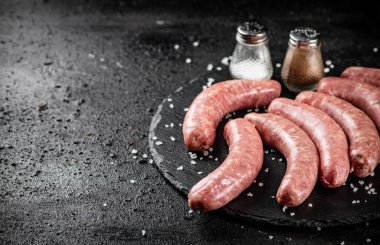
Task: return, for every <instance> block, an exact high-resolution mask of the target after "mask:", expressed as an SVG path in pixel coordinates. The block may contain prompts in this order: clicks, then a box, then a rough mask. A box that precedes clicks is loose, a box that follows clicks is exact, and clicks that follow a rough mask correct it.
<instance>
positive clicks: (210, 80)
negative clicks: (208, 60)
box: [207, 77, 215, 87]
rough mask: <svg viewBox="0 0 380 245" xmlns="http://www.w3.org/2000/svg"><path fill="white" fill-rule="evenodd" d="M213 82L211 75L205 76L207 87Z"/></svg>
mask: <svg viewBox="0 0 380 245" xmlns="http://www.w3.org/2000/svg"><path fill="white" fill-rule="evenodd" d="M213 82H215V79H214V78H212V77H209V78H207V86H208V87H210V86H211V85H212V84H213Z"/></svg>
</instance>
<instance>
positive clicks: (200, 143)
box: [182, 80, 281, 151]
mask: <svg viewBox="0 0 380 245" xmlns="http://www.w3.org/2000/svg"><path fill="white" fill-rule="evenodd" d="M280 93H281V85H280V83H279V82H277V81H274V80H262V81H250V80H230V81H224V82H220V83H217V84H215V85H213V86H211V87H209V88H207V89H206V90H204V91H202V92H201V93H200V94H199V95H198V96H197V97H196V98H195V99H194V101H193V103H192V104H191V106H190V108H189V110H188V112H187V113H186V116H185V120H184V123H183V128H182V131H183V136H184V140H185V145H186V146H187V148H188V149H189V150H192V151H202V150H206V149H208V148H210V147H211V146H212V144H213V143H214V140H215V130H216V127H217V126H218V123H219V122H220V121H221V120H222V118H223V116H224V115H226V114H227V113H229V112H233V111H236V110H240V109H246V108H252V107H255V106H266V105H269V103H270V102H271V101H272V100H273V99H275V98H277V97H278V96H279V95H280Z"/></svg>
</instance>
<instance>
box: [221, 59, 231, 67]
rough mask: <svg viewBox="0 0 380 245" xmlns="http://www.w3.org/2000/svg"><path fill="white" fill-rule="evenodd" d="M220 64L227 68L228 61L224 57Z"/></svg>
mask: <svg viewBox="0 0 380 245" xmlns="http://www.w3.org/2000/svg"><path fill="white" fill-rule="evenodd" d="M220 62H221V63H222V64H223V65H225V66H228V63H229V59H228V57H224V58H223V59H222V60H221V61H220Z"/></svg>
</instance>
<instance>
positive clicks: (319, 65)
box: [281, 27, 324, 92]
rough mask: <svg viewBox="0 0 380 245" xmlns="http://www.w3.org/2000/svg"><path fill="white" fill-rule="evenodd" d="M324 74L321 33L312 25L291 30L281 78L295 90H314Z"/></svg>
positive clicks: (289, 87) (291, 89)
mask: <svg viewBox="0 0 380 245" xmlns="http://www.w3.org/2000/svg"><path fill="white" fill-rule="evenodd" d="M323 76H324V72H323V60H322V54H321V42H320V33H319V32H318V31H317V30H316V29H314V28H311V27H299V28H295V29H293V30H292V31H290V34H289V43H288V51H287V52H286V55H285V60H284V63H283V65H282V70H281V78H282V80H283V81H284V84H285V85H286V87H287V88H288V89H289V90H290V91H293V92H300V91H303V90H314V89H315V87H316V85H317V83H318V82H319V80H321V79H322V78H323Z"/></svg>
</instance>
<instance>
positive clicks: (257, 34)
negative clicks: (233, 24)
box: [229, 22, 273, 80]
mask: <svg viewBox="0 0 380 245" xmlns="http://www.w3.org/2000/svg"><path fill="white" fill-rule="evenodd" d="M236 41H237V43H236V47H235V50H234V52H233V54H232V58H231V62H230V66H229V69H230V73H231V76H232V77H233V78H234V79H248V80H263V79H270V78H271V77H272V74H273V66H272V60H271V56H270V52H269V47H268V35H267V33H266V28H265V27H264V26H263V25H261V24H260V23H258V22H245V23H243V24H241V25H239V26H238V28H237V33H236Z"/></svg>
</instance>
